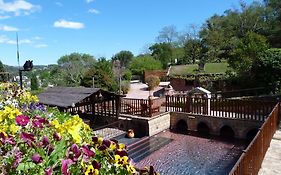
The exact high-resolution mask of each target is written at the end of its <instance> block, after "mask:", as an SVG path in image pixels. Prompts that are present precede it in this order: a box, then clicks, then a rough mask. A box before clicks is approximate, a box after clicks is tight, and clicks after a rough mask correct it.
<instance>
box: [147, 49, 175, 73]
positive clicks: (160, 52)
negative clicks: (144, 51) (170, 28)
mask: <svg viewBox="0 0 281 175" xmlns="http://www.w3.org/2000/svg"><path fill="white" fill-rule="evenodd" d="M149 49H150V50H151V52H152V56H153V57H154V58H155V59H156V60H159V61H160V62H161V63H162V67H163V68H166V67H167V66H168V64H169V63H172V62H173V60H172V56H173V51H172V45H171V44H170V43H156V44H154V45H152V46H150V47H149Z"/></svg>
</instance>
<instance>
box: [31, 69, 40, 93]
mask: <svg viewBox="0 0 281 175" xmlns="http://www.w3.org/2000/svg"><path fill="white" fill-rule="evenodd" d="M30 86H31V90H33V91H34V90H38V89H39V83H38V78H37V76H36V74H35V73H32V75H31V79H30Z"/></svg>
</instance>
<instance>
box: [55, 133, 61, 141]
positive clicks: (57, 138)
mask: <svg viewBox="0 0 281 175" xmlns="http://www.w3.org/2000/svg"><path fill="white" fill-rule="evenodd" d="M53 137H54V139H55V140H56V141H60V140H61V136H60V135H59V134H58V133H57V132H54V134H53Z"/></svg>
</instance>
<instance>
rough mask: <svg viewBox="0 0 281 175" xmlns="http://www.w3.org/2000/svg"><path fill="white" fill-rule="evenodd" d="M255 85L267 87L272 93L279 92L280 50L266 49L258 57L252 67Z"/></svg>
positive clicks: (280, 81) (280, 84)
mask: <svg viewBox="0 0 281 175" xmlns="http://www.w3.org/2000/svg"><path fill="white" fill-rule="evenodd" d="M252 72H255V78H254V80H255V81H256V84H258V85H259V86H263V87H268V88H269V89H268V90H269V91H271V92H273V93H277V92H279V93H280V92H281V49H277V48H274V49H268V50H266V51H265V52H263V53H261V54H260V55H259V60H258V61H257V62H256V64H255V65H254V67H253V70H252Z"/></svg>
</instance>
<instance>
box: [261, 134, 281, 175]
mask: <svg viewBox="0 0 281 175" xmlns="http://www.w3.org/2000/svg"><path fill="white" fill-rule="evenodd" d="M275 174H276V175H277V174H278V175H279V174H281V130H279V131H276V133H275V134H274V136H273V139H272V140H271V143H270V147H269V148H268V150H267V152H266V154H265V158H264V160H263V162H262V166H261V169H260V171H259V174H258V175H275Z"/></svg>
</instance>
